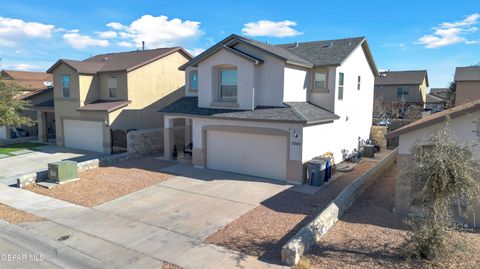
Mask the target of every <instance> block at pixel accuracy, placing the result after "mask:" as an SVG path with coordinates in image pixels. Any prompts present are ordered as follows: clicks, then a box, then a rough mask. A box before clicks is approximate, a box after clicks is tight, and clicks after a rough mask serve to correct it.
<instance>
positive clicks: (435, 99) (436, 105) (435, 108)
mask: <svg viewBox="0 0 480 269" xmlns="http://www.w3.org/2000/svg"><path fill="white" fill-rule="evenodd" d="M446 105H447V101H446V100H445V98H442V97H441V96H439V95H436V94H434V93H429V94H427V102H426V104H425V110H426V111H430V112H431V113H432V114H433V113H437V112H440V111H442V110H443V109H445V106H446Z"/></svg>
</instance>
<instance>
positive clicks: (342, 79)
mask: <svg viewBox="0 0 480 269" xmlns="http://www.w3.org/2000/svg"><path fill="white" fill-rule="evenodd" d="M344 90H345V73H344V72H339V73H338V100H343V97H344V96H343V94H344Z"/></svg>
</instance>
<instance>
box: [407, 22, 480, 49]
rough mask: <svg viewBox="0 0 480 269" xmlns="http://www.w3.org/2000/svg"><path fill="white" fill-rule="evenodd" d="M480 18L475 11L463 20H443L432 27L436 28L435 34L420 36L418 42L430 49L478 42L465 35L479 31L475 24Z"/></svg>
mask: <svg viewBox="0 0 480 269" xmlns="http://www.w3.org/2000/svg"><path fill="white" fill-rule="evenodd" d="M479 19H480V13H475V14H472V15H470V16H467V17H466V18H465V19H464V20H461V21H457V22H443V23H441V24H440V25H439V26H437V27H433V28H432V30H434V32H433V34H430V35H424V36H422V37H420V38H419V39H418V40H417V42H416V43H417V44H422V45H424V46H425V47H426V48H429V49H432V48H439V47H443V46H448V45H453V44H458V43H464V44H476V43H477V42H476V41H470V40H468V39H467V38H466V37H465V36H466V35H468V34H470V33H473V32H476V31H478V28H477V27H475V26H474V25H476V24H478V23H479Z"/></svg>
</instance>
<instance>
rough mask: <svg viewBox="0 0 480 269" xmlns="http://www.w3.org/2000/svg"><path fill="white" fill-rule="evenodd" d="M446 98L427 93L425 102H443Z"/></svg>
mask: <svg viewBox="0 0 480 269" xmlns="http://www.w3.org/2000/svg"><path fill="white" fill-rule="evenodd" d="M445 102H446V100H445V99H444V98H442V97H441V96H438V95H436V94H434V93H429V94H427V103H430V104H431V103H445Z"/></svg>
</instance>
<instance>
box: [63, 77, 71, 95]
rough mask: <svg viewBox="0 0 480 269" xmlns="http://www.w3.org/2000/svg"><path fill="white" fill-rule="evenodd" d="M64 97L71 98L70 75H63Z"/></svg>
mask: <svg viewBox="0 0 480 269" xmlns="http://www.w3.org/2000/svg"><path fill="white" fill-rule="evenodd" d="M61 79H62V95H63V97H64V98H68V97H70V75H62V77H61Z"/></svg>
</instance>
